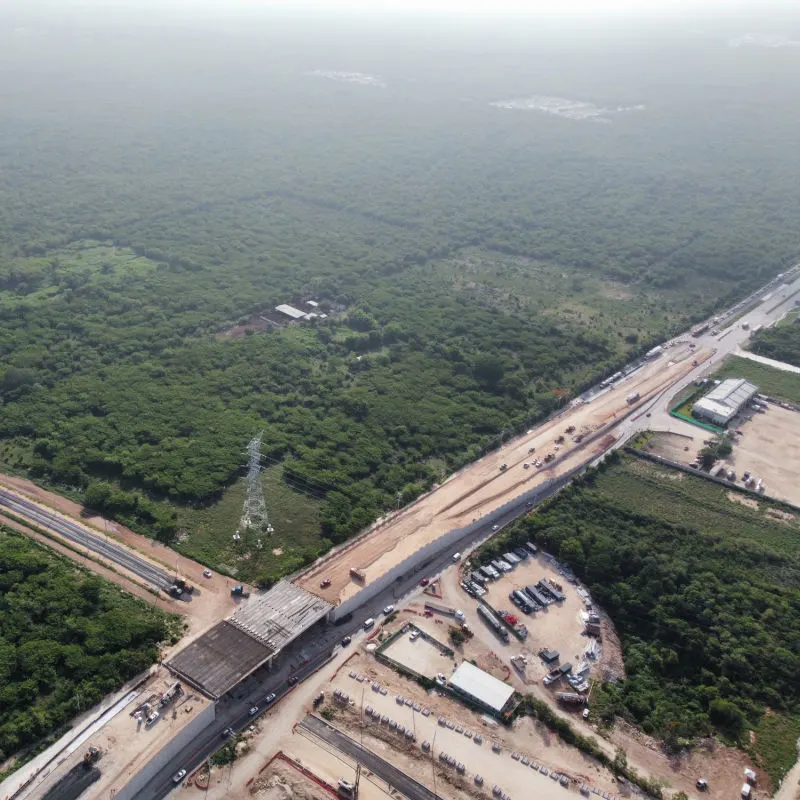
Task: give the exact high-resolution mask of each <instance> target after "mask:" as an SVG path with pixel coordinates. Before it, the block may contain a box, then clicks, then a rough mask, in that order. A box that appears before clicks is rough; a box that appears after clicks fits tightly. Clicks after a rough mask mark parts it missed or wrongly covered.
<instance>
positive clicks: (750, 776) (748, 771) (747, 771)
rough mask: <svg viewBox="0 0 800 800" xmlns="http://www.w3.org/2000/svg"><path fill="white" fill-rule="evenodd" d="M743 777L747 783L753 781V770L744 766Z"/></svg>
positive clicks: (754, 778) (754, 776) (754, 775)
mask: <svg viewBox="0 0 800 800" xmlns="http://www.w3.org/2000/svg"><path fill="white" fill-rule="evenodd" d="M744 777H745V780H746V781H747V782H748V783H755V782H756V774H755V772H753V770H751V769H748V768H747V767H745V770H744Z"/></svg>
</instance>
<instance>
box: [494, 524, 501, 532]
mask: <svg viewBox="0 0 800 800" xmlns="http://www.w3.org/2000/svg"><path fill="white" fill-rule="evenodd" d="M492 530H493V531H499V530H500V526H499V525H492Z"/></svg>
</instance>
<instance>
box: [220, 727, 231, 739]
mask: <svg viewBox="0 0 800 800" xmlns="http://www.w3.org/2000/svg"><path fill="white" fill-rule="evenodd" d="M230 736H233V728H225V730H224V731H222V738H223V739H227V738H228V737H230Z"/></svg>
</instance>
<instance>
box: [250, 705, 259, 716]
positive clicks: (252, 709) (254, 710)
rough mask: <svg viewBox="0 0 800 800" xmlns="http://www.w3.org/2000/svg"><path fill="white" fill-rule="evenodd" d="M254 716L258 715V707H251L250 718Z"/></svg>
mask: <svg viewBox="0 0 800 800" xmlns="http://www.w3.org/2000/svg"><path fill="white" fill-rule="evenodd" d="M256 714H258V706H253V707H252V708H251V709H250V716H251V717H254V716H255V715H256Z"/></svg>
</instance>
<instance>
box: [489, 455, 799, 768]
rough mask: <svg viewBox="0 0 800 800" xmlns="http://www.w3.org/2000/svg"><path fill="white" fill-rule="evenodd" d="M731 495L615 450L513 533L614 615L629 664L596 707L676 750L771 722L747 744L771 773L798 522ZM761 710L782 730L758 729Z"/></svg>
mask: <svg viewBox="0 0 800 800" xmlns="http://www.w3.org/2000/svg"><path fill="white" fill-rule="evenodd" d="M728 494H729V490H728V489H726V488H725V487H722V486H717V485H715V484H711V483H708V482H707V481H704V480H702V479H701V478H694V477H691V476H690V475H685V474H683V473H679V472H673V471H670V470H668V469H666V468H664V467H660V466H656V465H654V464H651V463H649V462H646V461H642V460H639V459H636V458H633V457H628V456H625V457H619V456H618V455H617V454H615V455H614V456H613V457H611V458H609V459H607V460H606V464H605V465H604V466H603V467H602V468H601V469H600V470H599V471H592V472H589V473H587V475H586V476H585V477H584V478H582V479H581V480H579V481H577V482H576V483H575V484H574V485H573V486H572V487H570V488H569V489H567V490H565V491H564V492H562V493H561V494H560V495H559V496H558V497H557V498H555V499H554V500H553V501H551V502H549V503H548V504H546V506H544V507H542V508H541V509H540V510H539V511H537V512H535V513H533V514H531V515H530V516H528V517H526V518H525V519H524V520H522V521H521V522H519V523H518V524H517V525H516V526H515V527H514V529H513V530H512V532H511V533H510V534H509V537H510V538H511V539H513V540H518V541H524V540H526V539H528V538H532V539H534V540H535V541H537V542H538V543H539V544H540V545H542V546H543V547H544V548H546V549H547V550H548V551H549V552H552V553H553V554H555V555H556V556H557V557H558V558H559V559H561V560H562V561H564V562H566V563H567V564H569V565H570V566H571V567H572V569H573V570H574V571H575V573H576V575H577V576H578V577H579V578H580V579H581V580H582V581H584V582H585V583H586V585H587V587H588V588H589V590H590V591H591V593H592V596H593V598H594V599H595V601H596V602H597V603H598V604H599V605H600V606H601V607H602V608H603V609H605V610H606V611H607V612H608V614H609V615H610V617H611V619H612V620H613V622H614V624H615V626H616V629H617V631H618V633H619V635H620V638H621V641H622V645H623V650H624V656H625V669H626V673H627V675H626V678H625V680H621V681H618V682H616V683H613V684H610V683H607V684H604V685H602V686H598V687H596V688H595V690H594V691H593V693H592V705H593V708H594V709H596V711H597V713H598V714H599V715H600V716H601V717H604V718H605V719H608V720H610V719H613V717H614V716H615V715H621V716H623V717H624V718H626V719H628V720H629V721H631V722H634V723H636V724H637V725H641V726H642V728H643V729H644V730H645V731H646V732H647V733H651V734H655V735H657V736H659V737H661V738H663V739H664V740H665V742H666V744H667V746H668V747H669V748H671V749H676V748H679V747H680V746H681V745H682V744H683V743H685V742H687V741H691V740H692V739H695V738H697V737H701V736H706V735H708V734H709V733H712V732H718V733H720V734H722V735H723V736H724V737H725V738H727V739H729V740H733V741H736V742H738V743H739V744H740V745H742V746H749V744H750V743H749V738H748V734H747V731H748V730H750V729H755V730H756V731H758V730H761V729H766V728H768V727H771V728H772V732H771V735H770V736H769V737H768V736H767V735H765V736H764V740H763V741H761V740H760V739H757V740H756V741H755V742H754V743H753V744H752V749H753V751H754V755H755V756H756V757H757V758H759V759H760V760H761V761H762V763H763V765H764V767H765V769H767V771H768V773H769V774H770V776H771V777H772V778H773V779H777V778H780V777H781V776H782V775H783V774H784V772H785V771H786V769H787V768H788V767H789V766H791V764H792V763H793V762H794V759H795V755H796V754H795V751H794V747H793V744H794V741H795V740H796V738H797V731H798V723H799V722H800V685H798V682H797V675H798V674H800V652H798V647H797V643H798V641H800V545H799V544H798V541H800V540H799V539H798V535H799V534H800V522H799V521H798V520H797V518H796V517H795V516H794V515H788V514H786V513H784V511H783V509H781V507H780V506H778V505H775V504H773V503H771V502H769V501H766V500H761V501H759V503H758V507H757V508H751V507H749V506H745V505H743V504H741V503H735V502H733V501H732V500H731V499H730V498H729V497H728ZM776 512H777V513H776ZM504 545H505V542H504V541H493V542H492V543H490V545H489V546H488V547H487V548H486V549H485V551H484V553H483V555H484V557H493V554H494V553H496V552H503V551H504V550H503V548H504ZM767 707H769V708H770V709H771V710H772V712H774V713H775V714H776V715H777V717H778V718H783V719H784V720H785V723H786V724H785V725H784V726H783V727H782V728H781V726H775V725H772V726H762V720H763V717H764V712H765V709H766V708H767ZM781 731H783V732H782V733H781Z"/></svg>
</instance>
